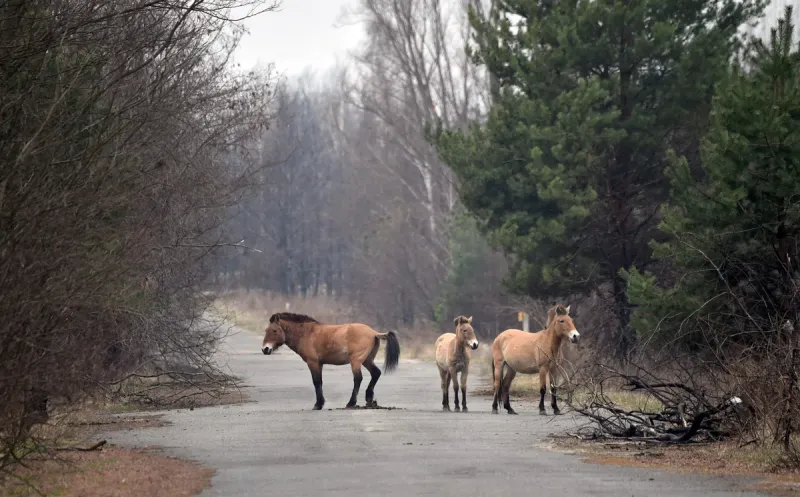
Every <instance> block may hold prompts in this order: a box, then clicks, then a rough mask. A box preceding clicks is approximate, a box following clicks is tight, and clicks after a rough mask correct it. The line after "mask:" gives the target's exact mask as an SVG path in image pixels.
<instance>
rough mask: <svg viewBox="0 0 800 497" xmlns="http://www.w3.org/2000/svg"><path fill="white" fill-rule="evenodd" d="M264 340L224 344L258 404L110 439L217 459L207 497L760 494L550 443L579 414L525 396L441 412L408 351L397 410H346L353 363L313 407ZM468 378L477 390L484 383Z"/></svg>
mask: <svg viewBox="0 0 800 497" xmlns="http://www.w3.org/2000/svg"><path fill="white" fill-rule="evenodd" d="M260 344H261V337H260V336H258V335H255V334H253V333H249V332H246V331H242V332H239V333H237V334H236V335H233V336H231V337H229V338H228V339H227V342H226V346H225V348H226V353H225V354H224V355H225V357H224V360H225V361H226V362H227V365H228V367H229V368H230V369H231V370H232V371H233V372H234V373H236V374H238V375H241V376H243V377H244V378H245V380H246V382H247V383H248V384H249V385H251V387H250V388H249V393H250V395H251V397H252V400H253V402H250V403H245V404H241V405H235V406H221V407H208V408H200V409H195V410H193V411H189V410H180V411H173V412H170V413H168V414H167V419H168V420H170V421H171V422H172V423H171V424H170V425H169V426H166V427H162V428H149V429H144V430H134V431H129V432H115V433H111V434H109V435H108V436H107V437H106V438H107V439H108V440H109V442H111V443H117V444H121V445H130V446H139V447H142V446H160V447H163V448H165V450H166V452H167V453H168V454H170V455H175V456H179V457H185V458H190V459H194V460H197V461H200V462H202V463H204V464H206V465H208V466H211V467H213V468H216V469H217V473H216V475H215V476H214V478H213V481H212V487H211V488H210V489H208V490H207V491H205V492H204V493H203V494H202V495H203V496H208V497H210V496H225V497H240V496H242V497H243V496H270V497H281V496H287V497H288V496H292V497H299V496H326V497H328V496H330V497H334V496H347V497H352V496H353V495H362V494H370V495H379V496H381V497H393V496H397V497H411V496H428V495H430V496H436V497H446V496H458V497H466V496H490V495H502V496H525V497H530V496H532V495H533V496H536V495H543V496H557V497H572V496H589V495H591V496H595V495H596V496H606V495H607V496H614V497H627V496H629V495H630V496H647V497H653V496H659V495H665V496H667V495H668V496H670V497H679V496H721V495H733V494H736V495H739V496H755V495H761V494H757V493H747V492H742V491H741V488H742V484H743V483H745V482H746V480H742V479H734V478H722V477H706V476H687V475H682V474H675V473H668V472H659V471H654V470H647V469H634V468H624V467H614V466H607V465H594V464H588V463H584V462H582V461H581V459H580V457H578V456H574V455H568V454H562V453H558V452H553V451H549V450H547V449H545V448H543V447H542V442H543V440H544V439H545V437H546V436H547V435H548V434H549V433H553V432H557V431H561V430H563V429H565V428H568V427H569V426H571V425H574V424H575V423H577V420H576V419H575V418H573V417H572V416H570V415H563V416H558V417H553V416H548V417H541V416H539V415H538V412H537V410H536V406H535V405H532V404H530V403H523V402H516V404H515V409H517V411H518V412H519V413H520V415H519V416H508V415H505V414H500V415H492V414H491V399H489V398H486V397H478V396H469V391H468V406H469V408H470V412H469V413H457V412H451V413H443V412H442V411H441V393H440V389H439V375H438V373H437V371H436V366H435V365H433V364H429V363H421V362H415V361H403V360H401V361H400V366H399V368H398V370H397V371H395V372H394V373H393V374H390V375H383V377H382V378H381V380H380V381H379V382H378V385H377V387H376V390H375V396H376V398H377V400H378V403H379V404H380V405H382V406H393V407H397V408H398V409H397V410H355V411H353V410H349V411H346V410H343V409H341V408H342V407H344V405H345V404H346V403H347V400H348V398H349V396H350V391H351V389H352V375H351V373H350V368H349V367H347V366H341V367H332V366H327V367H326V368H325V369H324V371H323V388H324V393H325V398H326V401H327V403H326V405H325V409H324V410H322V411H312V410H311V407H312V406H313V404H314V389H313V386H312V384H311V376H310V374H309V372H308V369H307V368H306V366H305V364H304V363H303V362H302V361H301V360H300V359H299V357H297V356H296V355H295V354H294V353H293V352H292V351H291V350H288V349H286V348H281V349H280V350H279V351H278V352H277V353H274V354H272V355H271V356H264V355H262V354H261V352H260V351H259V346H260ZM365 376H366V377H365V381H364V383H363V384H362V391H361V393H360V394H359V405H363V403H364V389H365V387H366V383H367V380H368V378H369V376H368V375H366V374H365ZM471 380H472V381H471V384H470V386H469V390H472V389H474V388H475V387H476V386H478V383H479V381H480V379H479V377H478V376H477V375H473V376H472V377H471ZM512 401H513V399H512ZM548 407H549V406H548ZM328 409H331V410H328ZM737 489H739V490H737Z"/></svg>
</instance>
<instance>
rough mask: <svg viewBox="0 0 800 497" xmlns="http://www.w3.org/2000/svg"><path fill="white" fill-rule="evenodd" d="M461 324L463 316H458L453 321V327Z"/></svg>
mask: <svg viewBox="0 0 800 497" xmlns="http://www.w3.org/2000/svg"><path fill="white" fill-rule="evenodd" d="M460 322H461V316H456V318H455V319H454V320H453V325H454V326H458V325H459V324H460Z"/></svg>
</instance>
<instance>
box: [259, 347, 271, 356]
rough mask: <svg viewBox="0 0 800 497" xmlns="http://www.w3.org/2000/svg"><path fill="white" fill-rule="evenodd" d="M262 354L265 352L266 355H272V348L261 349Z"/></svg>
mask: <svg viewBox="0 0 800 497" xmlns="http://www.w3.org/2000/svg"><path fill="white" fill-rule="evenodd" d="M261 352H263V353H264V355H270V354H271V353H272V347H264V348H262V349H261Z"/></svg>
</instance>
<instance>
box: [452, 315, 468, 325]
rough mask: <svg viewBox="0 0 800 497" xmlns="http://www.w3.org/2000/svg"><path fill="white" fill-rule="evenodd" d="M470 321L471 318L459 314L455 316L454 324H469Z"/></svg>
mask: <svg viewBox="0 0 800 497" xmlns="http://www.w3.org/2000/svg"><path fill="white" fill-rule="evenodd" d="M468 323H469V319H467V318H466V316H458V317H457V318H455V319H454V320H453V324H454V325H456V326H458V325H460V324H468Z"/></svg>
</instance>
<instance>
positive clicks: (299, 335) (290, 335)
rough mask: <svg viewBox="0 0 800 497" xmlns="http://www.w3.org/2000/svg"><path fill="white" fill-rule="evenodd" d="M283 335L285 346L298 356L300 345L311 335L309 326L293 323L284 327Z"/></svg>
mask: <svg viewBox="0 0 800 497" xmlns="http://www.w3.org/2000/svg"><path fill="white" fill-rule="evenodd" d="M283 333H284V335H285V336H286V345H287V346H288V347H289V348H290V349H292V350H293V351H295V352H297V353H298V354H299V353H300V344H301V343H302V341H303V339H304V338H305V337H306V336H307V335H308V334H309V333H311V326H310V325H309V324H308V323H302V324H301V323H293V324H291V325H288V326H284V328H283Z"/></svg>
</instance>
